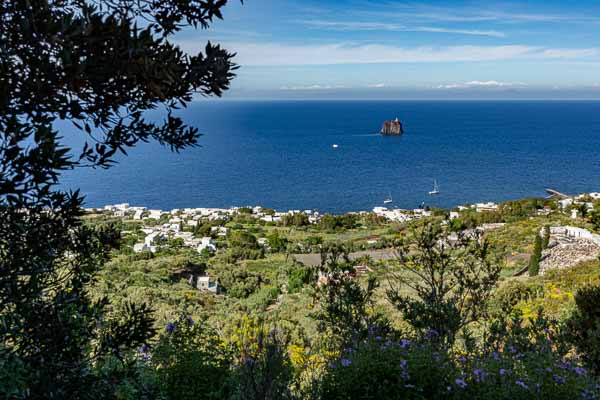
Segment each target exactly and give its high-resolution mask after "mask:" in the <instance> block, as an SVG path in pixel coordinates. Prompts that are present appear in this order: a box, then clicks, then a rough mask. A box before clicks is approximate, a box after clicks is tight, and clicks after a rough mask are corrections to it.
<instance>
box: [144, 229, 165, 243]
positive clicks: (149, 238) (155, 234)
mask: <svg viewBox="0 0 600 400" xmlns="http://www.w3.org/2000/svg"><path fill="white" fill-rule="evenodd" d="M164 237H165V235H164V234H163V233H162V232H152V233H151V234H149V235H148V236H146V237H145V238H144V243H146V244H147V245H148V246H152V244H153V242H154V241H155V240H156V239H163V238H164Z"/></svg>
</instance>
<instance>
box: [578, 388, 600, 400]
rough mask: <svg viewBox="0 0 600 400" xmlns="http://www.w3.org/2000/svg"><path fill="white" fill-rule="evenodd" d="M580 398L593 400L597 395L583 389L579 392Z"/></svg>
mask: <svg viewBox="0 0 600 400" xmlns="http://www.w3.org/2000/svg"><path fill="white" fill-rule="evenodd" d="M581 398H582V399H584V400H595V399H597V398H598V395H597V394H596V393H594V392H593V391H591V390H588V389H583V390H582V391H581Z"/></svg>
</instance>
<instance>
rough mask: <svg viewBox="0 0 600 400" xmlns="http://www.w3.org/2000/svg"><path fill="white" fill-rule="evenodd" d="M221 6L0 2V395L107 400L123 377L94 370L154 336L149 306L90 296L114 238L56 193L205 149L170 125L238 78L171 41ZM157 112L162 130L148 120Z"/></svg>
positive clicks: (212, 48)
mask: <svg viewBox="0 0 600 400" xmlns="http://www.w3.org/2000/svg"><path fill="white" fill-rule="evenodd" d="M226 4H227V1H226V0H208V1H189V0H164V1H155V0H14V1H3V2H0V334H1V336H2V341H1V342H0V367H1V368H2V372H5V371H10V372H11V373H10V376H11V380H9V383H7V384H6V385H5V383H4V381H3V380H2V387H0V392H2V393H5V394H6V393H8V395H7V396H8V397H11V396H14V397H21V396H25V394H27V396H28V397H33V398H103V397H109V396H111V393H112V392H111V390H113V389H111V388H113V386H114V385H113V384H112V383H111V382H115V381H118V379H117V376H116V374H117V372H115V371H116V370H114V369H110V371H107V370H103V372H102V373H95V372H93V371H97V369H98V368H100V369H102V368H103V366H106V365H111V364H110V362H109V361H110V360H118V361H120V362H121V363H127V362H128V361H127V357H128V352H129V351H130V350H131V349H132V348H135V347H136V346H139V345H140V344H142V343H144V342H145V340H146V338H147V337H148V336H149V335H150V334H152V328H151V326H152V319H151V316H150V314H149V313H148V309H147V308H146V307H145V306H143V305H135V304H124V305H121V306H119V307H121V308H122V310H118V308H119V307H117V306H111V307H110V308H109V307H108V306H109V302H108V300H107V299H105V298H104V299H92V298H91V297H90V295H89V293H88V291H87V285H88V284H89V283H91V282H93V280H94V276H95V272H96V271H97V270H98V269H99V268H101V267H102V265H103V263H104V261H105V260H106V259H107V257H108V254H109V252H110V250H111V248H113V247H115V246H118V244H119V236H118V233H117V232H115V230H114V229H110V227H109V228H106V229H92V228H89V227H86V226H83V225H82V224H81V223H80V216H81V215H82V211H81V205H82V203H83V198H82V197H81V195H80V194H79V193H78V192H75V193H66V192H64V191H61V190H59V189H58V188H57V183H58V181H59V178H60V174H61V172H62V171H65V170H67V169H70V168H76V167H84V166H87V167H101V168H108V167H110V165H111V164H112V163H113V162H114V156H115V155H116V153H117V152H121V153H123V154H127V149H128V148H131V147H132V146H135V145H136V144H137V143H139V142H140V141H156V142H158V143H160V144H162V145H165V146H167V147H168V148H170V149H172V150H175V151H179V150H182V149H184V148H186V147H190V146H195V145H197V143H198V138H199V132H198V130H197V128H195V127H191V126H187V125H186V124H185V123H184V122H183V121H182V120H181V118H179V117H178V116H176V115H175V112H176V111H177V110H178V109H179V108H181V107H186V105H187V104H188V103H189V102H190V101H191V100H192V99H193V96H194V95H195V94H199V95H203V96H213V95H216V96H220V95H221V94H222V93H223V92H224V91H225V90H227V89H228V88H229V84H230V81H231V80H232V79H233V78H234V71H235V70H236V68H237V66H236V65H235V64H234V63H233V56H234V54H232V53H230V52H228V51H227V50H225V49H223V48H221V47H220V46H219V45H218V44H212V43H210V42H208V43H207V44H206V45H205V46H204V51H203V52H201V53H198V54H186V53H185V52H184V51H182V50H181V49H180V48H179V47H178V46H177V45H176V44H174V43H173V42H172V39H173V37H174V35H175V34H176V33H177V32H179V31H181V30H182V29H183V28H184V27H187V26H192V27H194V28H198V27H199V28H207V27H209V26H210V25H211V24H212V23H213V21H214V20H215V19H220V18H222V10H223V7H224V6H225V5H226ZM150 110H159V111H161V115H162V116H163V119H162V120H160V121H156V120H150V119H148V117H147V112H148V111H150ZM59 120H62V121H69V122H70V123H72V125H73V126H74V127H75V128H76V129H77V130H78V131H80V132H81V133H82V134H83V135H85V144H84V146H83V148H80V149H70V148H68V147H67V146H66V145H65V144H64V137H63V136H62V135H61V133H60V132H58V131H57V129H56V122H57V121H59ZM109 310H110V311H111V312H108V311H109ZM117 311H119V312H117ZM120 373H123V372H120ZM117 375H118V374H117ZM0 376H4V373H2V374H0Z"/></svg>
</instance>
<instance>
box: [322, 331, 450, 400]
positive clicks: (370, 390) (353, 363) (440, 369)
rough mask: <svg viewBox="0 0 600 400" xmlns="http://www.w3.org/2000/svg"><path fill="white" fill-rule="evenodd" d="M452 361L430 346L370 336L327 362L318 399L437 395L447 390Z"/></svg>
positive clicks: (443, 394)
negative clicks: (413, 344)
mask: <svg viewBox="0 0 600 400" xmlns="http://www.w3.org/2000/svg"><path fill="white" fill-rule="evenodd" d="M452 372H453V370H452V365H451V363H450V360H449V359H448V358H447V357H446V356H445V355H444V354H442V353H439V352H436V351H435V350H434V349H433V348H432V347H431V346H414V347H413V346H412V345H411V343H410V341H409V340H402V341H399V342H396V341H389V340H383V339H381V338H379V339H376V338H370V339H369V340H368V341H366V342H365V343H363V344H361V345H358V346H355V347H347V348H345V349H343V350H342V354H341V355H340V357H339V358H337V359H336V360H334V361H332V362H330V364H329V366H328V368H327V372H326V373H325V375H324V377H323V380H322V382H321V383H320V392H321V393H320V395H321V398H322V399H334V400H335V399H340V400H341V399H368V398H371V399H439V398H444V397H445V396H447V394H448V386H450V385H451V384H450V382H451V374H452Z"/></svg>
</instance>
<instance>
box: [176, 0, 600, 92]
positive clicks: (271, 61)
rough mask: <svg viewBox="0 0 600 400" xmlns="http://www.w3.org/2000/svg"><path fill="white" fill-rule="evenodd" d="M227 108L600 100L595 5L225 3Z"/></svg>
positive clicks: (217, 38) (215, 37) (191, 36)
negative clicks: (230, 58)
mask: <svg viewBox="0 0 600 400" xmlns="http://www.w3.org/2000/svg"><path fill="white" fill-rule="evenodd" d="M207 40H210V41H212V42H218V43H221V44H222V45H223V46H224V47H226V48H227V49H228V50H230V51H233V52H236V53H237V56H236V58H235V61H236V62H237V63H238V64H239V65H240V70H239V72H238V76H237V78H236V79H235V81H234V82H233V84H232V87H231V90H230V91H229V92H228V93H227V94H226V95H225V98H229V99H263V98H272V99H600V1H598V0H577V1H565V0H560V1H559V0H543V1H541V0H531V1H514V2H499V1H494V0H485V1H450V0H445V1H443V0H439V1H433V0H428V1H390V0H381V1H377V0H337V1H333V0H319V1H316V0H297V1H291V0H245V1H244V4H243V5H241V4H240V2H238V1H235V0H230V1H229V4H228V5H227V6H226V8H225V9H224V20H223V21H216V22H215V24H214V25H213V26H212V27H211V28H210V29H208V30H201V31H194V30H191V29H189V30H186V31H184V32H182V33H181V34H179V35H178V36H177V38H176V42H177V43H178V44H179V45H180V46H181V47H182V48H183V49H184V50H186V51H188V52H197V51H200V50H202V49H203V47H204V45H205V43H206V41H207Z"/></svg>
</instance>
